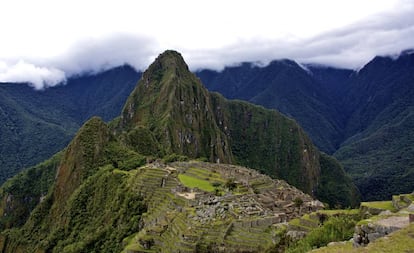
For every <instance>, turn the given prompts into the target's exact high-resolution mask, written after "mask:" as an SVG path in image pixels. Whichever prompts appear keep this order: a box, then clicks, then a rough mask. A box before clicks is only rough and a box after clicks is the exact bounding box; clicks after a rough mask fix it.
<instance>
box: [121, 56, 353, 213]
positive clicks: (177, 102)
mask: <svg viewBox="0 0 414 253" xmlns="http://www.w3.org/2000/svg"><path fill="white" fill-rule="evenodd" d="M137 127H138V128H139V129H142V128H143V127H144V128H145V127H146V128H147V130H149V132H150V133H151V135H152V136H153V137H154V138H155V139H156V140H157V142H158V143H157V144H158V145H157V146H159V147H162V149H163V150H162V151H161V153H166V154H168V153H177V154H183V155H186V156H189V157H191V158H198V157H205V158H207V159H208V160H209V161H211V162H218V161H221V162H227V163H228V162H232V161H233V160H234V162H236V163H237V164H240V165H243V166H249V167H251V168H255V169H258V170H261V171H263V172H264V173H266V174H268V175H272V176H275V177H278V178H282V179H285V180H287V182H288V183H291V184H293V185H294V186H296V187H298V188H299V189H301V190H303V191H305V192H307V193H309V194H313V192H315V191H316V188H317V187H318V182H319V177H320V173H321V168H320V163H319V159H320V155H319V151H318V150H317V149H316V148H315V147H314V145H313V144H312V142H311V141H310V139H309V138H308V137H307V136H306V134H305V133H304V132H303V130H302V129H301V128H300V127H299V126H298V125H297V124H296V122H294V121H293V120H290V119H288V118H286V117H285V116H283V115H281V114H280V113H278V112H277V111H274V110H273V111H269V110H266V109H264V108H263V107H258V106H253V105H251V104H248V103H243V102H241V101H227V100H226V99H224V98H223V97H221V96H220V95H218V94H214V93H213V94H210V93H208V92H207V90H206V89H205V88H204V87H203V85H202V84H201V83H200V81H199V79H198V78H196V77H195V75H194V74H192V73H190V72H189V70H188V66H187V65H186V64H185V62H184V60H183V59H182V57H181V55H179V54H178V53H176V52H174V51H167V52H165V53H163V54H162V55H160V56H159V57H158V58H157V59H156V61H155V62H154V63H153V64H151V65H150V67H149V68H148V70H147V71H146V72H145V73H144V74H143V78H142V79H141V80H140V82H139V83H138V85H137V87H136V89H135V90H134V91H133V92H132V94H131V96H130V97H129V99H128V100H127V103H126V105H125V107H124V110H123V112H122V116H121V118H120V119H119V123H118V126H117V128H118V129H120V130H118V132H119V133H120V134H121V135H122V134H124V135H125V134H126V133H125V131H126V132H127V131H130V130H132V129H133V128H137ZM123 139H128V138H123ZM153 155H156V154H153ZM322 169H324V170H325V169H328V170H329V169H335V170H336V169H339V170H341V168H340V167H339V166H335V167H333V168H331V167H328V168H322ZM332 180H338V179H332ZM339 180H343V181H342V182H338V183H340V184H345V185H348V186H349V192H348V195H347V196H348V197H349V198H348V200H350V202H347V203H342V204H346V205H350V204H352V203H351V202H352V201H351V199H352V197H350V196H352V195H354V191H355V189H354V188H353V186H352V185H351V184H350V181H349V179H347V178H340V179H339ZM334 195H335V194H334ZM337 197H339V196H337ZM326 201H329V202H330V203H331V204H333V203H337V202H336V201H337V199H335V198H332V199H330V200H326Z"/></svg>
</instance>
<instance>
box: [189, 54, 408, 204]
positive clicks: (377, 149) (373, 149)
mask: <svg viewBox="0 0 414 253" xmlns="http://www.w3.org/2000/svg"><path fill="white" fill-rule="evenodd" d="M413 73H414V54H413V53H412V51H406V52H403V53H402V54H401V55H400V56H399V57H398V58H394V59H392V58H391V57H376V58H374V59H373V60H372V61H371V62H369V63H368V64H367V65H365V66H364V67H363V68H362V69H361V70H359V71H358V72H356V71H352V70H346V69H335V68H330V67H323V66H312V65H309V66H306V67H303V66H299V65H298V64H296V63H295V62H292V61H289V60H280V61H273V62H271V63H270V64H269V65H268V66H266V67H258V66H255V65H254V64H250V63H244V64H242V65H240V66H235V67H227V68H225V69H224V70H223V71H221V72H216V71H211V70H202V71H199V72H197V75H198V76H199V77H200V78H201V79H202V81H203V83H204V84H205V85H206V87H207V88H208V89H210V90H213V91H218V92H220V93H222V94H223V95H224V96H225V97H228V98H238V99H243V100H247V101H250V102H253V103H256V104H260V105H263V106H265V107H267V108H274V109H277V110H279V111H281V112H282V113H285V114H287V115H288V116H291V117H293V118H294V119H295V120H297V121H298V123H299V124H300V125H301V126H302V127H303V128H304V130H305V131H306V132H307V133H308V134H309V136H310V137H311V139H312V141H313V142H314V143H315V144H316V145H317V146H318V147H319V148H320V149H321V150H323V151H325V152H327V153H328V154H334V156H335V157H336V158H337V159H338V160H339V161H340V162H341V163H343V165H344V169H345V170H346V171H347V172H348V173H349V174H350V176H351V177H352V180H353V181H354V182H355V183H356V185H357V186H358V188H359V189H360V191H361V194H362V198H363V199H365V200H375V199H388V198H390V197H391V195H392V194H398V193H403V192H410V191H412V190H413V188H412V185H413V184H414V176H413V166H414V164H413V160H412V159H411V157H413V156H414V153H413V152H414V149H413V147H414V145H413V143H414V139H413V136H414V134H413V129H414V120H413V115H414V114H413V113H414V111H413V109H414V99H413V97H414V94H413V89H412V83H413V80H414V74H413ZM384 186H386V187H384Z"/></svg>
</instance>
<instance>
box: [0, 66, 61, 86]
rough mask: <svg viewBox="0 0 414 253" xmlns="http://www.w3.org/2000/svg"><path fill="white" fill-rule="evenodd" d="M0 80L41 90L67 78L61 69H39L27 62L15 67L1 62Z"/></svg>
mask: <svg viewBox="0 0 414 253" xmlns="http://www.w3.org/2000/svg"><path fill="white" fill-rule="evenodd" d="M0 80H1V81H2V82H22V83H23V82H24V83H30V85H32V86H33V87H34V88H35V89H37V90H40V89H43V88H47V87H51V86H55V85H57V84H59V83H62V82H64V81H65V80H66V76H65V73H64V72H63V71H61V70H59V69H56V68H47V67H38V66H35V65H33V64H30V63H27V62H25V61H19V62H17V63H16V64H13V65H8V64H7V63H5V62H0Z"/></svg>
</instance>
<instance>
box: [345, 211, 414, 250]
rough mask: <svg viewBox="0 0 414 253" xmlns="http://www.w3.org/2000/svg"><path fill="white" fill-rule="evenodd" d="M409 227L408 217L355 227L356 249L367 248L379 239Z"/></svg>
mask: <svg viewBox="0 0 414 253" xmlns="http://www.w3.org/2000/svg"><path fill="white" fill-rule="evenodd" d="M408 225H409V219H408V216H392V217H389V218H385V219H381V220H378V221H376V222H372V223H368V224H366V225H359V226H356V227H355V233H354V240H353V245H354V247H361V246H366V245H368V243H370V242H373V241H375V240H376V239H378V238H381V237H384V236H386V235H389V234H390V233H392V232H394V231H397V230H400V229H402V228H404V227H406V226H408Z"/></svg>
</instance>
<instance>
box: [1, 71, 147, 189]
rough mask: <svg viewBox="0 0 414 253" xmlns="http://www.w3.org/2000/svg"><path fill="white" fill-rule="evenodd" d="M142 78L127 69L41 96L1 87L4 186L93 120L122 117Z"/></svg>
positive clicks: (11, 85)
mask: <svg viewBox="0 0 414 253" xmlns="http://www.w3.org/2000/svg"><path fill="white" fill-rule="evenodd" d="M140 76H141V74H140V73H137V72H136V71H135V70H134V69H133V68H131V67H129V66H123V67H118V68H114V69H111V70H108V71H105V72H102V73H99V74H84V75H82V76H79V77H72V78H70V79H68V80H67V82H66V84H64V85H59V86H56V87H51V88H48V89H46V90H42V91H36V90H34V89H33V88H32V87H30V86H29V85H27V84H16V83H1V84H0V140H1V142H0V182H4V181H5V180H6V179H7V178H9V177H11V176H13V175H15V174H16V173H17V172H19V171H20V170H21V169H23V168H25V167H28V166H33V165H35V164H37V163H39V162H41V161H44V160H45V159H47V158H48V157H50V156H51V155H53V154H55V153H56V152H58V151H59V150H61V149H62V148H64V147H65V146H66V145H67V144H68V143H69V141H70V139H71V138H72V137H73V136H74V134H75V133H76V132H77V131H78V129H79V128H80V126H82V124H83V123H84V122H85V121H86V120H87V119H88V118H90V117H92V116H94V115H96V116H100V117H102V118H103V120H105V121H108V120H111V119H113V118H114V117H116V116H117V115H119V113H120V111H121V109H122V106H123V104H124V103H125V100H126V98H127V97H128V95H129V93H130V92H131V91H132V89H133V88H134V87H135V84H136V82H137V81H138V79H139V78H140Z"/></svg>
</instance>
